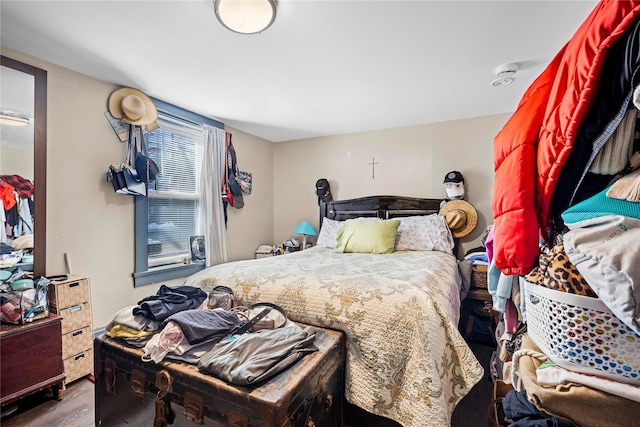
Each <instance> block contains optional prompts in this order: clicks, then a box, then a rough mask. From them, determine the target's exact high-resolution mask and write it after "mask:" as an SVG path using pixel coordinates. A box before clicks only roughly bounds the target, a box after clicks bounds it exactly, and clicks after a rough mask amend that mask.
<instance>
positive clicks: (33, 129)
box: [0, 56, 47, 277]
mask: <svg viewBox="0 0 640 427" xmlns="http://www.w3.org/2000/svg"><path fill="white" fill-rule="evenodd" d="M0 66H1V67H0V85H1V93H0V138H1V139H0V176H5V177H7V176H12V175H17V176H18V178H13V179H14V180H18V181H20V178H22V179H23V180H26V181H29V182H31V183H32V184H33V193H32V194H33V197H32V199H31V200H32V203H27V206H28V208H29V210H28V211H27V210H26V207H23V205H22V203H21V204H20V206H21V209H20V210H19V211H17V213H18V215H19V216H18V218H17V219H15V218H14V219H12V220H11V222H13V223H20V227H18V228H17V229H16V228H14V227H12V228H11V229H10V230H9V231H10V234H14V233H15V234H19V235H20V236H26V235H28V234H29V227H30V226H31V227H32V233H31V234H32V235H33V262H32V263H31V268H32V270H33V275H34V277H36V276H44V275H45V270H46V250H47V245H46V237H47V236H46V234H47V218H46V212H47V211H46V208H47V72H46V71H45V70H42V69H40V68H36V67H33V66H31V65H28V64H25V63H22V62H20V61H16V60H14V59H11V58H8V57H6V56H0ZM25 121H28V122H27V123H25ZM28 192H29V186H28V184H27V186H26V188H25V189H24V190H23V192H18V194H19V195H20V194H22V196H26V195H27V194H28ZM3 202H4V199H3ZM6 206H7V205H6V203H5V206H3V208H6ZM21 212H22V220H21V219H20V213H21ZM5 213H7V211H6V209H5ZM28 213H30V214H31V224H29V221H28V218H27V216H28ZM12 215H13V213H12ZM5 219H6V215H5ZM2 225H3V226H6V223H3V224H2ZM5 234H6V227H5ZM3 236H4V235H3ZM20 236H18V235H16V236H7V238H6V239H7V241H12V240H14V237H15V238H19V237H20ZM28 261H29V260H28V259H25V260H24V262H23V261H21V262H20V263H19V264H23V265H24V267H25V268H24V270H28V269H29V262H28Z"/></svg>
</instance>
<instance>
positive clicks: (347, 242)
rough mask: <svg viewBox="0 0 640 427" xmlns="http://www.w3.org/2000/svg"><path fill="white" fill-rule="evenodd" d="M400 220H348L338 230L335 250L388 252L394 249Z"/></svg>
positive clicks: (373, 252) (371, 252)
mask: <svg viewBox="0 0 640 427" xmlns="http://www.w3.org/2000/svg"><path fill="white" fill-rule="evenodd" d="M399 226H400V221H399V220H397V219H387V220H382V219H380V220H375V221H371V220H362V219H356V220H349V221H346V222H345V224H344V226H343V227H342V228H341V229H340V231H338V237H337V239H336V251H337V252H357V253H370V254H390V253H392V252H393V251H394V247H395V242H396V234H397V233H398V227H399Z"/></svg>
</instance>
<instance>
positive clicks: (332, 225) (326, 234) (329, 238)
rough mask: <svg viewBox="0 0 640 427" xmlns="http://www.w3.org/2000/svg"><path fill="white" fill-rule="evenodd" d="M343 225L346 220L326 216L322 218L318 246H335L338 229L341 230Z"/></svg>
mask: <svg viewBox="0 0 640 427" xmlns="http://www.w3.org/2000/svg"><path fill="white" fill-rule="evenodd" d="M343 225H344V221H336V220H334V219H329V218H324V219H323V220H322V227H321V228H320V234H318V240H317V241H316V246H319V247H321V248H331V249H333V248H335V247H336V238H337V237H338V231H340V229H341V228H342V226H343Z"/></svg>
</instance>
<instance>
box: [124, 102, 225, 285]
mask: <svg viewBox="0 0 640 427" xmlns="http://www.w3.org/2000/svg"><path fill="white" fill-rule="evenodd" d="M151 100H152V101H153V103H154V104H155V106H156V108H157V109H158V110H159V111H162V112H165V113H168V114H170V115H172V116H175V117H178V118H180V119H183V120H186V121H189V122H193V123H195V124H200V125H204V124H207V125H209V126H213V127H217V128H220V129H222V130H224V123H222V122H219V121H217V120H213V119H210V118H208V117H205V116H202V115H200V114H197V113H194V112H192V111H189V110H185V109H184V108H181V107H177V106H175V105H172V104H169V103H167V102H164V101H160V100H159V99H156V98H151ZM198 179H199V177H198ZM148 226H149V198H148V197H146V196H135V222H134V227H135V228H134V229H135V239H134V245H135V264H134V272H133V274H132V276H133V286H134V287H138V286H144V285H151V284H154V283H158V282H162V281H167V280H173V279H179V278H181V277H187V276H190V275H192V274H194V273H197V272H198V271H200V270H203V269H204V262H197V263H191V264H170V265H161V266H157V267H151V268H149V254H148V252H147V247H148V243H149V241H148V237H149V233H148V231H149V229H148Z"/></svg>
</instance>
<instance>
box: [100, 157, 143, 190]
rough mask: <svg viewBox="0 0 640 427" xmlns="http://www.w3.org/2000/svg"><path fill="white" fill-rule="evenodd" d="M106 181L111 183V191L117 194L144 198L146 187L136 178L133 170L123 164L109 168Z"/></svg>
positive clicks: (136, 174) (136, 175)
mask: <svg viewBox="0 0 640 427" xmlns="http://www.w3.org/2000/svg"><path fill="white" fill-rule="evenodd" d="M107 181H111V184H112V185H113V189H114V190H115V192H116V193H118V194H128V195H131V196H146V195H147V186H146V184H145V183H144V181H142V180H141V179H140V178H139V177H138V173H137V172H136V170H135V169H133V168H131V167H129V166H127V165H126V164H124V163H118V164H114V165H111V166H109V170H108V172H107Z"/></svg>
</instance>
